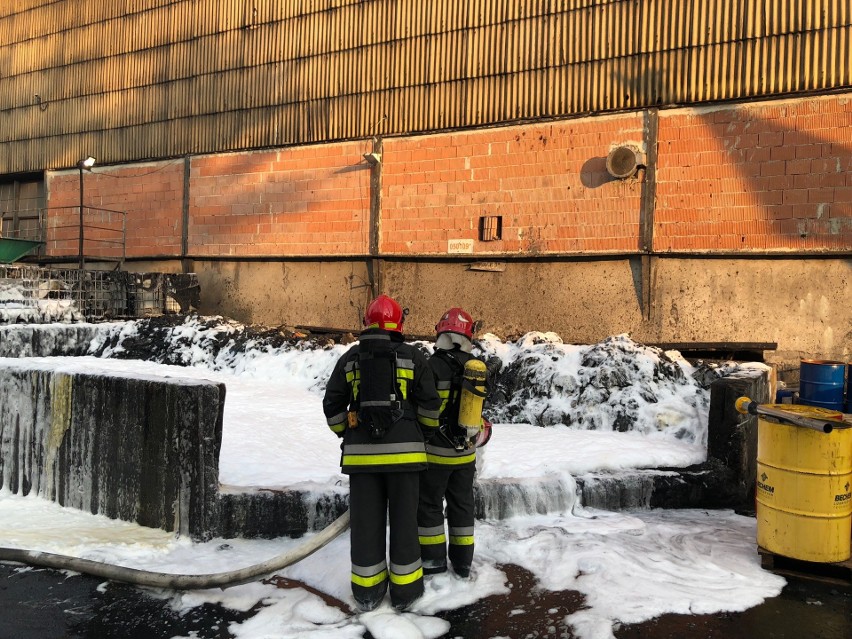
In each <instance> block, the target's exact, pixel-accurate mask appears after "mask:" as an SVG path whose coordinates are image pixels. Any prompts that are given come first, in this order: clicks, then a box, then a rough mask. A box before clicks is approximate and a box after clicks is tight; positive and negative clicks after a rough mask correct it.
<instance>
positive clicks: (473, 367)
mask: <svg viewBox="0 0 852 639" xmlns="http://www.w3.org/2000/svg"><path fill="white" fill-rule="evenodd" d="M485 378H486V368H485V363H484V362H481V361H480V360H478V359H469V360H468V361H467V363H466V364H465V365H464V378H463V380H462V390H461V399H460V400H459V426H460V427H461V428H463V429H464V431H465V433H466V438H467V440H468V441H470V440H472V439H474V438H475V437H476V436H477V435H479V431H480V430H482V404H483V402H484V401H485Z"/></svg>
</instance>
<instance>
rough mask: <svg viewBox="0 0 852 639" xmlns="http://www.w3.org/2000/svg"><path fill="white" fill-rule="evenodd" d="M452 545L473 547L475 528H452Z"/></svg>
mask: <svg viewBox="0 0 852 639" xmlns="http://www.w3.org/2000/svg"><path fill="white" fill-rule="evenodd" d="M450 543H451V544H453V545H454V546H472V545H473V526H457V527H455V528H454V527H453V526H450Z"/></svg>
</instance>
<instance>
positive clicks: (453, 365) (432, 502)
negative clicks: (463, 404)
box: [417, 308, 491, 578]
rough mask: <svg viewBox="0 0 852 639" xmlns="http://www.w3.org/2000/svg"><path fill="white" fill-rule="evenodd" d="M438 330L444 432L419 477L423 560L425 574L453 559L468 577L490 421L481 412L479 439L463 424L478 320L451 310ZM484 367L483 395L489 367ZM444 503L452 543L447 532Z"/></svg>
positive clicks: (436, 368) (434, 360)
mask: <svg viewBox="0 0 852 639" xmlns="http://www.w3.org/2000/svg"><path fill="white" fill-rule="evenodd" d="M435 331H436V333H437V338H436V340H435V350H434V353H433V355H432V357H431V358H430V359H429V365H430V366H431V367H432V372H433V373H434V375H435V386H436V388H437V390H438V395H440V397H441V415H440V420H439V423H440V428H439V432H438V434H437V435H436V436H435V437H433V438H432V439H431V440H430V441H429V442H428V443H427V445H426V456H427V459H428V462H429V468H428V470H426V471H425V472H424V473H423V475H422V476H421V478H420V504H419V506H418V510H417V525H418V533H419V536H420V556H421V557H422V559H423V572H424V574H427V575H428V574H435V573H440V572H445V571H446V570H447V556H448V555H449V559H450V562H451V564H452V568H453V571H454V572H455V573H456V574H457V575H458V576H460V577H463V578H467V577H468V576H469V575H470V565H471V562H472V560H473V521H474V517H473V513H474V503H473V480H474V475H475V473H476V447H477V446H481V445H484V444H485V443H487V441H488V438H489V437H490V433H491V423H490V422H488V421H487V420H481V416H480V415H481V413H480V415H477V418H476V422H477V423H476V426H477V431H479V426H480V423H481V424H482V427H483V428H482V430H481V431H479V432H477V433H476V434H475V435H473V434H472V433H471V432H470V429H466V428H464V427H461V426H460V425H459V407H460V400H461V396H462V387H463V384H464V372H465V364H466V363H467V362H468V360H471V359H475V358H474V357H473V355H471V349H472V347H473V343H472V341H471V340H472V337H473V319H472V318H471V316H470V315H469V314H468V313H466V312H465V311H464V310H462V309H460V308H451V309H450V310H448V311H447V312H446V313H444V315H443V317H441V319H440V321H439V322H438V324H437V325H436V326H435ZM482 369H483V374H482V375H483V378H482V389H483V394H484V387H485V379H484V375H485V373H484V365H482ZM480 408H481V403H480ZM444 500H446V504H447V508H446V512H447V526H448V531H446V532H449V539H448V538H447V534H446V532H445V528H444ZM447 541H449V551H448V550H447Z"/></svg>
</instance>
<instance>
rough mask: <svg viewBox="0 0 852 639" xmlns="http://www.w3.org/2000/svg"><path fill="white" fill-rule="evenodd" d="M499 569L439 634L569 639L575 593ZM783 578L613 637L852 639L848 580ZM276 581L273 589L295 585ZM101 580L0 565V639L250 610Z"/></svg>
mask: <svg viewBox="0 0 852 639" xmlns="http://www.w3.org/2000/svg"><path fill="white" fill-rule="evenodd" d="M502 568H503V570H504V571H505V572H506V575H507V577H508V579H509V581H510V583H511V584H512V590H511V592H510V593H509V594H507V595H495V596H491V597H487V598H485V599H483V600H481V601H478V602H476V603H475V604H473V605H470V606H465V607H463V608H459V609H457V610H451V611H448V612H445V613H442V614H440V615H439V616H440V617H442V618H444V619H446V620H448V621H449V622H450V624H451V629H450V631H449V633H447V635H446V637H447V638H455V637H463V638H464V639H492V638H493V637H509V638H511V639H534V638H538V637H554V638H557V637H558V638H562V639H572V638H573V635H572V634H571V631H570V628H568V627H567V626H566V625H565V623H564V618H565V617H566V616H567V615H569V614H571V613H572V612H574V611H576V610H579V609H581V608H582V607H583V596H582V595H581V594H580V593H577V592H572V591H563V592H552V591H542V590H538V589H537V588H536V587H535V580H534V578H533V576H532V574H530V573H529V572H527V571H525V570H523V569H522V568H519V567H518V566H503V567H502ZM787 579H788V585H787V586H786V587H785V588H784V590H783V592H782V593H781V595H780V596H778V597H775V598H773V599H770V600H767V601H765V602H764V603H763V604H761V605H759V606H756V607H754V608H751V609H749V610H746V611H744V612H741V613H720V614H715V615H663V616H661V617H658V618H656V619H652V620H651V621H648V622H645V623H641V624H635V625H625V626H622V627H620V628H617V629H616V630H615V636H616V637H617V639H640V638H641V639H709V638H715V637H718V638H719V639H722V638H724V639H788V638H789V639H852V585H839V584H830V583H823V582H820V581H814V580H810V579H799V578H791V577H788V578H787ZM280 582H281V583H280V584H279V585H280V586H281V587H292V586H293V585H295V584H293V582H288V581H286V580H280ZM103 583H104V582H103V580H102V579H98V578H94V577H89V576H85V575H77V574H68V573H64V572H60V571H55V570H48V569H29V568H22V567H21V566H19V565H13V564H2V563H0V639H112V638H115V639H119V638H120V639H171V638H172V637H176V636H193V637H196V638H197V639H230V638H231V637H232V635H231V634H230V633H229V632H228V625H229V624H230V623H231V622H234V621H242V620H244V619H246V618H248V617H251V616H252V614H253V612H252V611H248V612H237V611H233V610H228V609H225V608H222V607H221V606H215V605H209V604H208V605H204V606H200V607H198V608H195V609H193V610H192V611H191V612H190V613H188V614H182V615H181V614H177V613H175V612H173V611H172V610H170V609H169V606H168V603H167V602H166V601H164V600H162V599H155V598H152V597H150V596H148V595H147V594H145V592H144V591H142V590H140V589H138V588H135V587H133V586H128V585H125V584H118V583H108V584H107V585H106V586H104V587H101V586H102V584H103ZM328 603H330V604H331V605H335V602H334V601H329V602H328ZM338 603H339V602H338ZM519 611H523V612H520V613H519ZM510 613H512V614H510ZM365 639H371V637H370V635H369V634H365Z"/></svg>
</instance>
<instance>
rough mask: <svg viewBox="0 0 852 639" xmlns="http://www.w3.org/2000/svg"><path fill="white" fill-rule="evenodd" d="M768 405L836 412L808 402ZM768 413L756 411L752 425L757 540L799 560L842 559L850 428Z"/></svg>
mask: <svg viewBox="0 0 852 639" xmlns="http://www.w3.org/2000/svg"><path fill="white" fill-rule="evenodd" d="M770 407H771V408H775V409H779V410H785V411H788V412H791V413H795V414H798V415H801V416H804V417H813V418H817V419H834V420H838V421H839V420H840V418H841V414H840V413H838V412H836V411H831V410H827V409H824V408H819V407H814V406H804V405H798V404H792V405H791V404H771V405H770ZM771 419H772V418H771V417H764V416H762V415H761V416H760V417H759V419H758V428H757V495H756V496H757V543H758V545H759V546H761V547H762V548H765V549H766V550H768V551H770V552H774V553H777V554H779V555H783V556H785V557H791V558H793V559H801V560H803V561H814V562H823V563H828V562H838V561H846V560H847V559H849V557H850V536H852V429H850V428H836V429H834V430H832V431H831V432H830V433H821V432H819V431H816V430H811V429H809V428H803V427H801V426H789V425H787V424H780V423H776V422H774V421H770V420H771ZM839 425H843V422H839Z"/></svg>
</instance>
